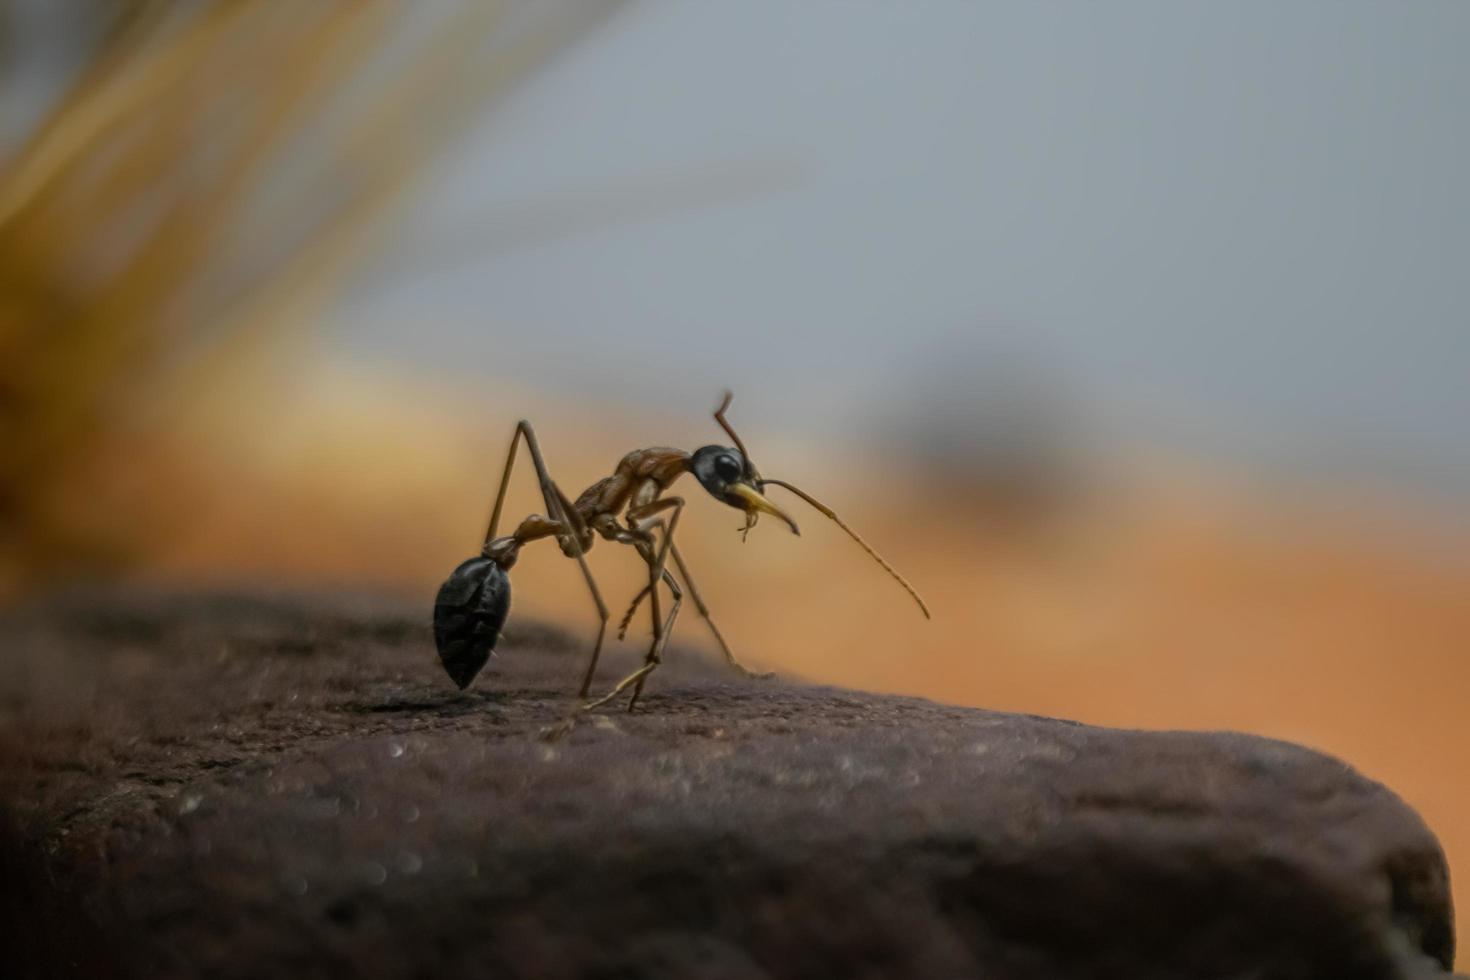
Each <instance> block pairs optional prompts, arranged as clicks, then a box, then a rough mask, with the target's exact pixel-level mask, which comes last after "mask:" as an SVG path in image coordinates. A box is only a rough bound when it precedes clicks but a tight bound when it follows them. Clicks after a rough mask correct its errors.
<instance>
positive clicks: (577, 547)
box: [485, 419, 608, 698]
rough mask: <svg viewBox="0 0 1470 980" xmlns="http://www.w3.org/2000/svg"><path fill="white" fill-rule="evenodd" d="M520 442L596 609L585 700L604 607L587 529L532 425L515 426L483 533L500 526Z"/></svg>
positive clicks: (605, 616)
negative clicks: (585, 541)
mask: <svg viewBox="0 0 1470 980" xmlns="http://www.w3.org/2000/svg"><path fill="white" fill-rule="evenodd" d="M522 439H524V440H525V441H526V448H527V449H529V450H530V451H531V463H532V465H534V466H535V468H536V482H537V483H538V484H539V485H540V487H541V497H542V499H543V500H545V501H546V513H547V514H548V516H550V517H551V518H552V519H553V520H555V521H557V522H558V523H560V524H561V526H562V527H563V528H564V529H566V531H567V539H568V540H570V541H571V544H572V551H573V555H572V557H574V558H576V559H577V565H578V567H580V568H581V569H582V578H583V579H585V580H586V582H587V591H588V592H590V593H592V602H593V604H594V605H596V606H597V615H598V624H597V639H596V641H595V642H594V643H593V644H592V656H591V657H590V658H588V661H587V671H586V673H585V674H584V675H583V677H582V688H581V691H580V693H579V694H578V696H579V697H584V698H585V697H586V696H587V690H588V688H590V687H591V686H592V675H593V673H595V672H596V670H597V660H598V658H599V657H600V656H601V655H602V639H603V636H604V635H606V633H607V620H608V611H607V604H606V603H605V602H603V601H602V593H601V592H600V591H599V590H598V588H597V581H596V580H595V579H594V578H593V577H592V569H591V568H590V567H588V565H587V556H586V550H585V549H584V548H583V547H582V541H583V538H584V537H585V536H586V530H587V526H586V524H585V523H584V522H583V521H582V515H580V514H578V513H577V509H576V508H575V507H573V506H572V504H571V502H570V501H569V500H567V498H566V495H565V494H563V493H562V492H561V488H560V487H558V486H557V485H556V484H555V483H554V482H553V481H552V479H551V475H550V474H549V473H548V472H547V471H546V460H545V459H544V458H543V457H542V455H541V446H540V444H539V443H538V442H537V441H536V432H535V430H533V429H532V428H531V423H530V422H527V421H526V420H525V419H521V421H520V422H518V423H516V431H515V435H514V436H512V437H511V440H510V453H509V454H508V455H507V456H506V460H505V472H504V473H502V474H501V477H500V490H499V492H498V493H496V495H495V509H494V510H493V511H492V512H491V514H490V530H489V531H488V532H486V534H485V540H486V541H489V540H490V539H492V538H494V537H495V531H496V529H497V528H498V527H499V526H500V511H501V508H502V507H504V505H505V492H506V490H507V488H508V487H509V486H510V471H511V468H512V467H513V466H514V465H515V461H516V447H517V445H519V443H520V440H522Z"/></svg>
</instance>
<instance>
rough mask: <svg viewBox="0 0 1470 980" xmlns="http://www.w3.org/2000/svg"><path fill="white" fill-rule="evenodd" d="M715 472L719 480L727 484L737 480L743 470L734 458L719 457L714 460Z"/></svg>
mask: <svg viewBox="0 0 1470 980" xmlns="http://www.w3.org/2000/svg"><path fill="white" fill-rule="evenodd" d="M715 472H716V473H718V474H719V476H720V479H722V480H725V481H726V482H729V481H731V480H735V479H738V478H739V476H740V474H741V473H742V472H744V470H743V468H742V467H741V465H740V463H739V462H737V461H736V459H735V457H734V456H720V457H719V458H717V459H716V460H715Z"/></svg>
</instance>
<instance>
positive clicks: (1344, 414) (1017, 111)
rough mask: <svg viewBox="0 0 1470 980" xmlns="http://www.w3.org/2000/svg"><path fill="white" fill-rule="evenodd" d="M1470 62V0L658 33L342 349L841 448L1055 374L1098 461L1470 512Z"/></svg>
mask: <svg viewBox="0 0 1470 980" xmlns="http://www.w3.org/2000/svg"><path fill="white" fill-rule="evenodd" d="M1467 51H1470V4H1467V3H1463V2H1458V0H1438V2H1436V0H1415V2H1413V3H1391V2H1384V0H1379V2H1374V3H1360V2H1351V0H1318V2H1305V0H1297V2H1280V0H1258V2H1232V3H1218V2H1182V0H1157V2H1141V0H1112V2H1109V3H1106V4H1094V3H1047V2H1034V0H1025V2H1014V3H1003V4H1001V3H980V2H954V3H940V2H933V0H931V2H921V3H896V2H895V3H872V2H869V3H864V2H855V0H834V2H818V0H803V2H802V3H790V2H786V0H771V2H744V3H739V4H715V3H696V2H680V3H676V2H653V0H650V2H645V3H642V4H638V5H635V7H634V8H633V10H632V11H631V12H630V13H629V14H627V15H625V16H624V17H623V18H621V19H620V20H617V21H615V22H613V23H612V24H611V25H610V26H609V27H608V28H607V29H606V30H605V31H603V32H602V33H600V34H599V35H597V36H596V37H594V38H592V39H591V40H589V41H588V42H586V43H584V44H583V45H581V46H580V47H579V48H578V49H577V50H576V51H574V52H573V53H571V54H570V55H569V56H568V57H566V58H565V59H564V60H563V61H562V62H561V63H559V64H558V65H556V66H555V67H554V68H553V69H552V70H550V71H549V72H547V73H546V74H544V75H543V76H541V77H539V78H538V79H537V80H536V81H534V82H533V83H532V84H531V85H529V86H528V87H527V88H526V89H525V90H523V91H522V92H521V93H520V94H519V95H518V97H517V98H516V99H514V100H513V101H512V103H510V104H509V105H507V106H505V107H503V108H501V109H499V110H498V111H497V112H495V113H494V114H493V115H487V117H486V121H485V124H484V125H483V126H481V127H480V128H479V129H478V130H477V131H476V132H474V133H473V134H472V135H471V136H470V137H469V138H468V139H467V140H466V141H465V143H464V144H463V145H462V146H461V147H460V148H459V150H458V151H457V152H456V154H455V155H454V156H453V157H452V158H450V159H448V160H446V161H445V162H444V164H443V165H442V166H441V167H440V168H439V169H438V171H437V172H436V173H435V174H434V175H432V177H431V179H430V180H429V181H428V185H429V189H428V190H427V193H426V194H425V196H424V198H423V199H422V200H421V202H420V205H419V206H418V207H417V208H416V209H415V210H414V212H413V214H412V217H411V220H410V221H409V223H408V224H407V225H406V226H405V227H403V228H402V229H400V230H399V231H398V232H397V234H396V235H395V239H396V241H397V242H398V243H399V247H398V248H397V249H396V251H395V252H394V254H393V255H392V256H390V257H389V258H388V259H387V260H386V261H385V262H384V263H383V264H381V265H380V266H378V267H376V268H375V269H374V270H373V271H372V273H371V274H370V275H367V276H364V277H363V278H362V279H361V281H360V282H359V283H358V285H357V286H356V287H355V289H354V290H353V293H352V296H351V298H350V300H349V302H348V303H347V304H346V305H345V306H344V309H343V316H342V321H343V324H344V325H343V326H342V327H341V328H340V336H341V338H342V342H343V343H346V344H348V345H350V346H351V347H352V348H353V349H355V350H362V351H367V352H370V353H373V354H378V353H390V354H392V355H394V356H406V357H411V358H416V359H421V360H423V361H424V362H425V363H427V364H430V365H432V366H436V367H439V366H445V365H452V366H454V367H456V369H458V370H462V371H466V372H469V373H474V374H478V373H481V372H483V373H484V375H485V376H486V377H491V378H493V377H498V376H504V375H506V374H510V373H514V374H515V375H516V376H518V377H520V378H522V379H528V380H530V381H532V382H533V383H539V384H544V385H545V386H547V387H551V388H558V389H565V390H568V391H570V390H574V389H575V388H576V387H577V386H579V385H584V384H591V385H594V386H596V389H597V390H598V391H599V392H600V393H608V392H610V393H612V394H614V395H617V396H621V397H626V398H628V399H630V400H633V399H638V398H645V397H646V398H651V399H652V400H654V402H655V403H657V404H661V405H664V404H666V405H668V406H670V407H673V406H679V407H681V408H687V407H688V405H690V404H691V403H692V404H698V405H701V406H702V405H703V403H704V402H706V401H708V400H709V398H710V394H709V393H710V392H711V391H712V390H713V389H714V388H715V387H717V386H719V385H721V384H725V383H730V384H734V385H736V386H737V387H738V389H739V390H740V391H741V392H742V396H743V397H744V398H745V399H746V401H745V403H744V406H743V407H744V408H745V410H746V411H747V412H748V413H750V414H751V415H753V416H756V417H757V418H759V417H760V413H761V412H762V411H764V412H765V417H766V418H767V419H774V418H776V417H779V415H781V414H782V413H783V412H785V411H788V410H789V409H790V408H791V407H792V406H793V405H795V404H797V403H800V405H801V406H802V407H804V408H807V409H809V410H810V411H811V412H812V413H813V415H812V416H811V421H810V422H809V424H810V425H812V426H813V428H814V431H818V432H824V433H825V432H829V431H830V432H833V433H840V432H843V431H845V429H846V428H851V427H852V426H856V425H858V424H860V423H861V422H862V421H865V420H867V419H870V418H882V417H898V416H902V414H903V413H904V412H905V411H908V408H907V407H906V406H907V405H909V404H910V403H911V402H912V401H913V400H914V399H915V398H916V397H917V396H918V395H921V394H922V395H927V396H933V395H934V392H932V391H928V390H927V388H928V385H926V379H927V378H929V377H930V376H931V375H932V377H933V378H934V380H933V384H934V385H941V386H943V391H942V392H941V394H943V395H944V396H945V397H952V398H953V399H955V400H957V401H958V402H960V403H962V404H963V403H965V400H966V399H968V398H975V397H981V396H979V395H977V394H976V389H977V388H979V387H983V385H984V382H985V373H984V371H983V370H981V371H980V373H979V376H978V377H977V378H976V380H975V382H974V384H973V385H971V384H968V383H967V382H966V380H965V379H966V378H968V377H970V375H969V374H967V372H966V371H965V370H955V369H954V365H955V364H956V363H958V364H960V365H962V366H963V365H967V364H971V363H974V364H976V365H977V366H979V367H981V368H983V366H984V364H985V363H986V362H987V360H988V359H990V358H992V357H993V356H996V354H995V352H1008V353H1012V354H1015V353H1017V352H1019V353H1020V354H1021V355H1022V356H1023V357H1025V358H1028V359H1030V363H1033V364H1040V365H1043V366H1044V367H1043V368H1042V370H1041V371H1040V374H1041V375H1043V376H1047V377H1051V378H1052V379H1053V381H1054V383H1055V384H1057V385H1058V386H1061V387H1062V388H1063V389H1065V390H1066V391H1067V393H1068V396H1069V398H1070V399H1072V401H1073V402H1074V403H1075V404H1076V405H1077V406H1079V415H1080V416H1084V417H1085V418H1086V424H1087V425H1088V426H1089V427H1091V428H1093V429H1095V430H1096V431H1097V432H1099V433H1104V434H1116V435H1121V436H1126V437H1143V438H1149V439H1158V440H1163V441H1166V442H1173V443H1176V444H1180V445H1187V446H1191V447H1203V448H1205V449H1206V450H1207V451H1212V452H1223V453H1228V454H1234V453H1243V454H1246V455H1248V456H1251V457H1253V458H1261V459H1268V460H1272V461H1287V462H1292V461H1306V462H1308V463H1312V464H1331V465H1339V466H1340V465H1345V464H1346V465H1348V466H1349V468H1351V467H1353V466H1361V467H1364V468H1366V469H1368V470H1376V471H1379V472H1393V473H1398V474H1403V475H1406V476H1407V478H1409V479H1410V480H1413V481H1417V482H1428V483H1435V484H1439V485H1453V486H1457V487H1459V488H1461V489H1470V426H1467V422H1470V383H1467V382H1470V322H1467V321H1470V187H1467V180H1470V177H1467V175H1470V123H1467V118H1470V115H1467V113H1470V56H1467ZM349 323H350V326H348V325H347V324H349ZM512 365H515V366H514V367H512ZM940 365H943V366H944V367H946V369H947V370H945V371H942V372H934V371H933V369H934V368H935V367H937V366H940ZM666 375H668V376H671V377H672V379H673V380H672V381H670V382H668V383H667V384H666V385H665V386H663V387H661V388H660V389H659V392H658V393H656V394H653V395H640V394H639V391H640V388H641V387H642V386H643V385H645V384H647V383H649V382H656V381H657V379H658V378H660V377H664V376H666ZM957 379H958V380H957ZM977 404H981V405H983V398H982V400H981V402H979V403H977ZM761 406H764V408H762V407H761Z"/></svg>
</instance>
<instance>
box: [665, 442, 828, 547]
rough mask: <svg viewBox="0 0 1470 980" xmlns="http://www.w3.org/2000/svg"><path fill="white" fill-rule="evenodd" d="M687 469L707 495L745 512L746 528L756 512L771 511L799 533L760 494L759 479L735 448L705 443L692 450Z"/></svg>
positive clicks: (798, 532)
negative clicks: (692, 472) (699, 447)
mask: <svg viewBox="0 0 1470 980" xmlns="http://www.w3.org/2000/svg"><path fill="white" fill-rule="evenodd" d="M689 468H690V469H691V470H693V471H694V475H695V477H696V478H697V479H698V480H699V483H700V485H701V486H703V487H704V488H705V490H707V491H709V495H710V496H711V497H714V498H715V499H716V500H718V501H720V502H721V503H725V504H728V505H729V506H731V507H734V508H736V509H738V510H743V511H745V517H746V525H745V526H746V529H747V530H748V529H749V528H750V527H751V526H752V525H753V524H755V518H756V515H758V514H760V513H766V514H770V515H772V516H773V517H778V518H780V519H781V520H783V521H785V522H786V524H787V526H788V527H790V528H791V533H792V534H800V533H801V531H800V530H799V529H798V528H797V526H796V522H795V521H793V520H792V519H791V518H790V517H788V516H787V515H786V512H785V511H783V510H781V508H779V507H777V506H776V505H775V504H773V503H771V502H770V501H769V500H767V499H766V498H765V496H764V495H763V494H762V493H761V478H760V475H759V474H758V473H757V472H756V469H755V466H754V465H753V464H752V463H751V462H750V460H749V459H747V458H746V457H745V456H743V455H742V454H741V453H740V451H739V450H738V449H730V448H729V447H727V446H705V447H703V448H702V449H697V450H695V451H694V455H693V456H692V457H691V458H690V460H689Z"/></svg>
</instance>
